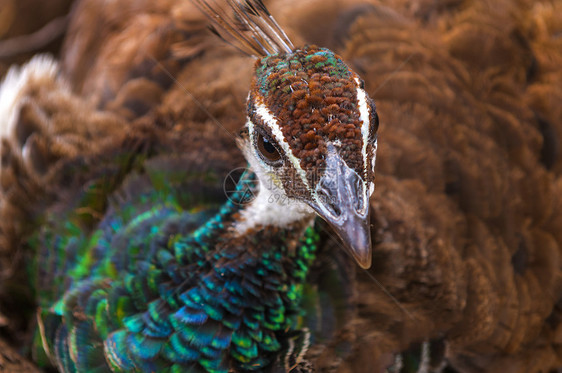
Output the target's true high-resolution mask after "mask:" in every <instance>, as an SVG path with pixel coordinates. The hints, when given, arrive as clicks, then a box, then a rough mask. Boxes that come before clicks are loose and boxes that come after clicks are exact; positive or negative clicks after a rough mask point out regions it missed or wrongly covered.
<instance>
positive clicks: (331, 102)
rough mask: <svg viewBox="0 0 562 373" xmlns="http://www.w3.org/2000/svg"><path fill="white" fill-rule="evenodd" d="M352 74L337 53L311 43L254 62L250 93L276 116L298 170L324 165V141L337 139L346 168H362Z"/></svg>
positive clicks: (359, 116) (358, 112) (360, 136)
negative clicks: (253, 77)
mask: <svg viewBox="0 0 562 373" xmlns="http://www.w3.org/2000/svg"><path fill="white" fill-rule="evenodd" d="M355 77H356V75H355V74H354V73H353V72H352V71H351V70H350V69H349V67H348V66H347V65H346V64H345V63H344V62H343V61H342V59H341V58H340V57H339V56H337V55H336V54H334V53H333V52H332V51H330V50H328V49H324V48H318V47H315V46H309V47H305V48H303V49H297V50H295V51H294V52H293V53H290V54H279V55H271V56H267V57H264V58H262V59H261V60H259V61H258V63H257V65H256V76H255V79H254V82H253V87H252V92H253V95H255V96H257V98H258V101H260V102H263V104H264V106H265V107H267V109H268V110H269V111H270V113H271V115H272V117H274V118H275V119H276V122H277V125H278V126H279V131H280V132H281V133H282V135H283V138H284V140H285V141H286V142H287V143H288V144H289V146H290V148H291V150H292V153H293V155H294V156H295V157H296V158H298V159H299V161H300V166H301V167H302V169H304V170H313V169H314V170H318V169H321V168H324V167H325V155H326V153H327V147H328V144H329V143H332V144H337V146H338V149H339V153H340V155H341V156H342V158H343V159H345V161H346V163H347V164H348V166H349V167H351V168H353V169H356V170H357V171H358V172H359V171H360V170H361V169H362V167H363V159H362V154H361V147H362V142H363V138H362V133H361V127H362V120H361V113H360V110H359V107H358V99H357V89H358V86H357V81H356V79H355ZM315 172H317V171H315Z"/></svg>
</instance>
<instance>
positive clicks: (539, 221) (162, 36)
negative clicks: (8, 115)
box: [0, 0, 562, 372]
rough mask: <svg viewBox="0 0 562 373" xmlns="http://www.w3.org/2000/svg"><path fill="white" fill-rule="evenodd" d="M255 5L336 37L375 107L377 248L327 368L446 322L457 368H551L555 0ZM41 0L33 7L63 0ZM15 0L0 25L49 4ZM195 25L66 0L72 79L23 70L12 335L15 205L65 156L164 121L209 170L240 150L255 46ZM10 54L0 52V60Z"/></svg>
mask: <svg viewBox="0 0 562 373" xmlns="http://www.w3.org/2000/svg"><path fill="white" fill-rule="evenodd" d="M4 2H5V1H4ZM28 2H31V0H29V1H28ZM37 3H43V2H37ZM60 3H65V2H62V1H61V2H60ZM66 4H68V2H66ZM267 4H268V6H269V8H270V11H271V12H272V13H273V14H274V16H275V17H276V18H277V20H278V21H279V23H280V24H281V25H282V26H283V27H285V28H286V29H287V31H288V33H289V36H290V37H291V38H292V39H294V41H295V44H302V43H315V44H318V45H321V46H326V47H329V48H331V49H333V50H334V51H335V52H337V53H338V54H340V55H341V56H342V57H343V58H344V60H345V61H347V62H348V63H349V64H350V66H351V67H352V68H353V69H354V70H355V71H356V72H357V73H358V74H359V75H361V76H362V78H363V79H364V80H365V82H366V89H367V91H368V92H369V93H370V94H371V97H373V98H374V99H375V102H376V104H377V109H378V112H379V115H380V118H381V125H380V128H379V151H378V159H377V176H376V185H377V187H376V191H375V195H374V196H373V198H372V200H371V205H372V217H371V219H372V223H373V242H374V258H373V259H374V260H373V263H374V264H373V267H372V268H371V269H370V270H369V271H368V273H365V272H363V271H359V270H358V271H357V273H358V274H357V291H356V299H357V304H358V317H357V318H356V319H355V320H353V322H352V338H354V339H355V343H354V346H355V349H354V352H353V355H352V356H351V358H350V359H348V360H347V361H346V362H343V363H342V365H341V366H340V367H339V368H338V369H339V370H338V371H341V372H372V371H374V369H375V368H374V367H375V366H380V364H383V362H386V361H389V359H390V358H391V356H392V355H391V354H392V353H395V352H398V351H400V350H402V349H404V348H406V347H408V346H409V345H410V344H411V343H413V342H419V341H421V340H424V339H428V338H429V339H444V341H445V344H446V348H447V356H448V358H449V359H450V361H451V362H452V363H453V365H454V366H455V367H456V368H457V369H459V370H460V371H467V372H479V371H486V372H498V371H500V372H501V371H505V372H548V371H549V370H551V369H556V368H560V367H562V297H561V296H562V277H561V274H562V272H561V267H562V266H561V264H562V263H561V260H562V258H561V254H562V250H561V245H562V179H561V177H560V176H561V173H562V157H561V156H560V142H561V140H562V104H561V103H562V68H561V67H560V66H561V65H562V1H559V0H552V1H531V0H512V1H508V0H494V1H492V0H487V1H485V0H464V1H463V0H441V1H438V0H435V1H430V0H419V1H390V0H381V1H359V0H353V1H343V0H339V1H337V0H328V1H325V0H324V1H321V0H309V1H296V0H289V1H274V0H272V1H269V2H267ZM57 6H58V5H57ZM53 7H54V5H53ZM57 9H58V11H53V12H54V13H53V14H52V15H51V16H50V17H52V18H54V17H56V16H58V15H62V14H64V13H65V9H66V8H65V7H64V6H62V5H61V6H60V7H59V8H57ZM57 12H58V13H57ZM55 13H56V14H55ZM14 14H15V16H14V17H17V18H15V19H18V22H16V23H17V24H21V23H24V24H28V25H29V27H28V28H22V29H21V30H19V31H13V32H14V33H10V32H7V31H4V33H3V34H2V31H3V30H0V37H3V38H4V39H5V38H8V37H13V36H14V35H15V33H28V32H30V31H32V30H35V29H37V24H38V23H44V22H47V21H46V20H45V19H44V18H27V19H26V18H25V17H27V16H28V14H27V13H24V12H16V13H14ZM0 17H1V15H0ZM16 23H14V24H16ZM205 27H206V20H205V19H204V18H203V17H202V16H201V15H200V14H198V13H197V12H193V8H192V6H191V4H190V3H189V2H187V1H171V0H160V1H154V0H152V1H149V0H127V1H119V2H109V1H104V2H99V1H94V0H82V1H79V2H77V3H75V4H74V7H73V11H72V13H71V15H70V23H69V26H68V28H67V33H66V39H65V42H64V47H63V48H62V51H61V52H60V58H61V61H62V74H63V76H65V77H66V78H67V79H68V80H69V82H70V83H71V86H72V90H73V92H72V94H70V93H60V94H58V95H54V96H53V95H45V94H43V93H42V92H44V91H47V90H56V89H57V88H56V87H54V88H53V87H49V86H48V85H45V86H43V87H42V88H37V89H34V90H31V89H30V91H29V97H30V101H29V102H30V104H28V105H26V106H24V108H23V110H22V116H21V117H22V118H23V119H20V122H21V124H18V125H19V126H21V127H22V128H26V127H25V126H26V124H25V123H23V122H26V123H30V124H28V126H31V129H32V131H31V132H32V133H35V136H29V135H26V136H24V135H21V134H20V138H18V141H15V142H14V143H15V144H19V145H22V144H26V143H27V144H29V145H32V146H31V148H33V149H35V150H36V151H37V154H40V155H41V156H40V157H39V156H38V157H36V158H35V161H31V162H30V161H27V162H24V161H22V159H21V156H20V155H19V154H18V152H17V149H14V143H12V144H11V145H10V144H7V145H6V146H4V147H3V150H2V152H3V154H2V156H3V165H9V166H3V169H2V175H1V188H2V189H1V193H2V195H1V198H3V204H2V206H1V211H0V214H1V215H2V216H1V217H0V246H1V247H0V259H1V264H2V268H3V269H4V270H3V273H4V285H3V286H2V289H1V290H0V294H1V295H2V297H1V299H0V306H1V308H0V314H1V315H3V319H2V320H4V321H5V322H4V323H5V324H6V325H4V326H3V327H2V335H4V338H6V339H7V340H9V341H11V342H13V343H15V342H16V341H19V342H21V338H22V337H21V333H22V330H24V327H23V323H24V321H23V320H21V319H19V318H18V317H16V316H17V315H18V312H17V311H18V310H17V307H21V305H22V304H24V303H22V302H23V301H22V300H19V299H16V300H14V299H12V297H11V295H10V296H8V295H7V293H9V294H13V286H15V285H13V284H15V283H17V279H18V276H21V274H20V272H18V271H17V270H14V268H21V267H18V266H21V260H20V258H22V257H23V255H17V254H15V253H18V247H19V242H20V241H21V239H22V237H23V236H25V234H26V232H28V231H29V230H30V229H32V228H31V227H30V226H29V225H28V224H27V223H26V222H27V221H29V219H30V217H32V216H35V215H36V214H38V213H40V212H41V211H42V210H43V209H44V208H45V206H48V205H49V204H50V203H53V202H54V201H56V200H57V199H58V198H59V197H58V193H59V191H60V189H61V186H60V184H59V183H61V181H60V180H61V177H60V175H58V174H57V170H58V168H57V167H59V166H58V165H60V163H61V162H63V160H64V159H69V158H70V159H72V158H75V157H76V156H77V155H92V154H93V155H95V154H97V153H99V152H106V153H107V149H108V148H109V149H113V148H116V147H119V146H121V145H122V144H130V143H131V142H133V143H134V142H135V141H137V143H138V142H146V141H147V140H146V139H147V138H156V139H160V138H166V139H168V138H170V137H171V138H172V139H175V140H151V141H154V142H157V143H159V144H161V146H160V148H158V147H157V148H158V149H160V150H158V151H161V152H162V151H164V150H162V148H163V147H164V146H163V145H162V144H168V142H170V143H173V144H174V146H173V147H172V148H173V151H176V152H181V151H182V149H191V148H194V149H200V148H205V149H207V150H206V151H207V152H210V151H211V150H215V149H220V152H222V153H221V154H227V155H229V156H225V157H223V158H224V163H225V164H224V167H225V170H226V169H228V168H229V167H232V168H234V167H236V166H239V165H243V164H244V161H243V159H242V157H241V156H240V155H239V152H238V151H237V150H236V147H235V143H234V140H233V138H232V136H233V134H234V133H236V131H237V130H238V128H239V127H240V126H241V125H242V123H243V121H244V100H245V98H246V95H247V89H248V87H249V82H250V78H251V69H252V66H253V63H252V59H251V58H248V57H245V56H242V55H240V53H238V52H237V51H236V50H234V49H233V48H231V47H229V46H226V45H223V44H221V43H220V42H219V41H217V39H216V37H214V36H213V35H210V34H209V33H208V32H207V31H206V28H205ZM0 45H1V44H0ZM48 48H56V47H52V46H48ZM22 59H23V57H21V56H16V57H15V58H14V59H6V58H5V59H3V60H0V69H2V70H0V73H1V72H2V71H6V68H7V66H8V65H9V64H10V63H12V62H21V60H22ZM171 76H172V77H174V79H177V82H174V80H173V79H172V78H171ZM53 85H56V84H54V83H53ZM209 114H210V115H212V116H213V117H215V118H217V119H218V121H220V123H221V125H220V126H218V125H217V124H216V123H215V122H214V121H213V120H212V119H210V118H209ZM46 121H47V122H49V123H55V124H56V125H55V126H52V125H50V126H49V125H47V124H46V123H45V122H46ZM77 122H79V123H80V124H81V126H80V127H78V126H76V123H77ZM77 128H80V130H79V131H78V134H76V133H74V131H75V130H77ZM24 132H25V133H26V134H28V133H29V131H24ZM185 133H189V134H190V135H189V136H188V137H186V136H182V134H185ZM132 140H135V141H132ZM174 141H175V142H174ZM209 145H210V146H211V148H209ZM217 152H218V151H217ZM94 157H95V156H94ZM39 160H41V162H40V161H39ZM45 160H47V161H45ZM62 189H64V188H62ZM370 276H374V278H376V279H377V280H378V281H379V282H380V284H382V286H383V287H384V288H385V289H387V290H388V292H390V294H392V296H393V297H395V299H396V300H397V301H398V302H399V304H400V306H398V305H397V304H396V303H395V301H394V300H393V299H391V298H390V297H389V296H388V295H387V294H386V293H385V292H384V291H383V290H382V289H381V287H379V286H377V284H376V283H375V282H374V281H373V279H372V278H371V277H370ZM12 285H13V286H12ZM22 298H25V297H24V296H22ZM0 322H1V320H0ZM18 333H19V334H18ZM320 354H321V353H320ZM326 355H329V353H328V352H326ZM1 362H2V360H0V363H1ZM332 363H333V362H332V361H330V359H325V360H323V359H322V355H320V357H319V358H318V364H320V366H322V367H328V366H329V365H330V364H332ZM377 364H379V365H377ZM0 368H1V364H0ZM326 369H327V368H326Z"/></svg>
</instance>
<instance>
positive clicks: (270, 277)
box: [30, 174, 319, 372]
mask: <svg viewBox="0 0 562 373" xmlns="http://www.w3.org/2000/svg"><path fill="white" fill-rule="evenodd" d="M161 177H162V175H161V174H160V175H159V178H156V180H157V181H158V183H157V184H156V185H155V183H154V181H153V179H154V178H151V177H144V176H140V175H139V176H132V177H130V178H129V180H127V181H125V183H124V186H122V187H121V190H122V192H119V193H118V195H120V196H121V197H119V199H117V200H112V201H111V202H109V203H108V204H107V212H106V214H105V216H104V218H103V219H102V220H101V221H100V222H99V223H98V224H97V226H96V225H93V226H92V228H91V230H90V231H89V230H88V229H86V228H85V227H84V224H83V223H82V221H81V220H80V218H76V216H75V211H76V210H70V211H69V212H67V213H66V214H67V216H55V215H53V216H52V217H51V219H50V220H49V223H48V224H46V225H45V226H44V228H43V229H42V230H41V231H40V232H39V233H38V234H37V235H36V236H35V237H34V238H33V239H32V240H31V241H30V242H33V243H34V244H36V245H37V250H38V254H39V255H38V256H37V257H38V258H42V257H47V258H54V259H53V260H51V261H50V262H49V265H48V266H47V267H48V270H49V271H53V273H54V274H53V275H50V276H47V273H46V272H48V271H47V270H45V271H43V269H40V268H39V267H40V266H39V265H38V263H37V265H36V266H35V268H36V270H37V271H38V279H41V280H37V281H38V299H39V303H40V306H41V309H42V311H41V317H40V322H41V323H42V325H43V328H42V335H43V338H42V340H43V342H44V343H43V344H44V345H43V346H42V348H44V349H45V352H46V353H47V354H48V355H49V356H50V357H51V359H52V361H53V363H54V364H55V365H56V366H57V368H58V369H59V370H61V371H63V372H75V371H80V372H83V371H84V372H89V371H108V370H114V371H180V370H184V371H185V370H188V371H189V369H191V370H194V371H201V372H228V371H229V370H232V369H234V370H236V371H260V370H263V369H266V368H268V367H269V368H271V367H272V366H273V364H274V363H275V361H276V360H278V357H277V355H278V354H279V353H282V349H283V346H284V342H283V341H284V339H285V338H286V335H288V333H289V332H291V331H297V330H299V328H300V327H301V325H300V321H299V320H300V319H299V317H300V314H301V310H300V308H299V303H300V299H301V297H302V294H303V286H302V284H300V283H301V282H302V281H303V280H304V279H306V276H307V271H308V269H309V268H310V265H311V264H312V262H313V260H314V258H315V250H316V246H317V245H318V240H319V235H318V234H317V233H316V231H315V229H314V228H308V229H307V230H306V232H305V234H304V236H302V238H300V243H299V244H298V248H297V249H294V250H291V251H290V252H289V250H288V248H287V246H286V245H285V242H288V241H290V237H295V238H299V237H301V232H302V230H301V229H300V228H297V229H290V230H275V231H274V232H257V233H256V234H257V235H258V236H259V237H254V238H252V239H251V240H250V241H248V242H245V240H244V239H240V240H234V241H232V240H229V241H222V239H221V237H222V236H224V235H225V233H226V232H227V231H226V229H227V228H226V227H227V226H228V224H229V222H230V221H232V219H233V216H234V215H235V214H236V213H237V212H238V210H239V209H240V204H238V203H236V198H243V193H242V192H239V193H238V194H235V195H234V196H230V198H231V200H229V201H226V202H224V203H223V205H222V206H217V205H201V206H198V205H196V204H187V205H186V204H183V205H182V204H181V203H180V199H179V198H177V197H176V196H177V195H178V194H179V193H180V192H179V191H178V190H176V189H174V188H170V187H169V186H166V187H159V185H166V184H165V183H163V182H162V179H161ZM254 177H255V176H254V175H252V174H246V175H245V176H244V178H254ZM133 184H134V186H135V187H134V188H132V187H131V186H132V185H133ZM92 185H93V184H92ZM92 188H93V187H92ZM133 190H134V192H133ZM186 200H187V199H183V200H181V201H186ZM182 203H184V202H182ZM190 203H193V200H190ZM59 222H65V223H62V224H61V223H59ZM257 241H260V242H268V243H269V244H268V245H269V246H266V247H265V248H263V249H256V248H254V247H253V246H248V245H255V242H257ZM262 247H263V246H262ZM69 254H70V255H69ZM62 273H65V274H66V275H65V276H60V275H58V274H62ZM46 280H47V281H46Z"/></svg>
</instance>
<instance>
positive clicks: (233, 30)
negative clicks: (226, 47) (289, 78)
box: [192, 0, 294, 57]
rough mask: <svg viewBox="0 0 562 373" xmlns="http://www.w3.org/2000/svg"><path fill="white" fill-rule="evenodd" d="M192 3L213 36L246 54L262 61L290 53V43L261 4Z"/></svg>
mask: <svg viewBox="0 0 562 373" xmlns="http://www.w3.org/2000/svg"><path fill="white" fill-rule="evenodd" d="M192 2H193V3H194V4H195V5H196V6H197V7H198V8H199V9H200V10H201V11H202V12H203V13H204V14H205V15H206V16H207V17H208V18H209V19H210V20H211V23H212V26H210V28H211V30H212V31H213V32H214V33H215V34H217V35H218V36H219V37H221V38H222V39H224V40H225V41H226V42H227V43H229V44H231V45H233V46H234V47H236V48H238V49H240V50H241V51H242V52H244V53H246V54H249V55H253V56H256V57H263V56H267V55H271V54H276V53H291V52H292V51H293V50H294V46H293V43H292V42H291V40H289V38H288V37H287V35H286V34H285V32H284V31H283V29H282V28H281V27H280V26H279V24H278V23H277V21H275V19H274V18H273V17H272V16H271V14H270V13H269V11H268V10H267V8H266V7H265V5H264V3H263V2H262V1H261V0H245V1H239V0H223V1H219V2H217V1H213V0H209V1H205V0H192ZM219 3H221V4H222V5H221V4H219ZM225 3H226V6H227V7H226V9H225ZM228 9H230V10H231V11H232V12H229V10H228Z"/></svg>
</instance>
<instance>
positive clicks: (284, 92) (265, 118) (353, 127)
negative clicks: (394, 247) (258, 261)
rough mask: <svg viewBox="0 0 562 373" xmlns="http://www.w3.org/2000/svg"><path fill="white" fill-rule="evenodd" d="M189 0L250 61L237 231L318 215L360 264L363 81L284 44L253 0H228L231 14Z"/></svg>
mask: <svg viewBox="0 0 562 373" xmlns="http://www.w3.org/2000/svg"><path fill="white" fill-rule="evenodd" d="M198 3H199V5H200V7H201V8H202V9H203V10H204V11H205V12H206V13H207V14H208V15H209V16H210V19H211V20H212V21H213V22H214V23H215V25H216V26H218V27H219V29H220V30H219V31H222V33H221V32H219V33H221V35H223V37H225V38H229V39H230V40H231V42H232V44H235V45H237V46H238V47H239V48H240V49H242V50H244V51H246V52H247V53H249V54H253V55H257V56H258V57H259V59H258V61H257V62H256V64H255V74H254V77H253V81H252V85H251V89H250V93H249V96H248V105H247V119H246V124H245V127H244V129H243V130H242V132H241V134H242V136H241V140H240V141H239V146H240V148H241V149H242V151H243V152H244V155H245V156H246V159H247V160H248V162H249V163H250V166H251V168H252V169H253V171H254V172H255V173H256V175H257V177H258V180H259V191H258V195H257V198H256V199H254V200H253V201H252V202H251V204H250V205H249V206H247V207H246V208H245V209H244V210H242V211H241V219H240V221H239V222H238V223H237V224H236V229H237V230H238V231H239V232H240V233H245V232H246V231H248V230H250V229H259V228H260V227H263V226H271V225H276V226H287V225H289V224H291V223H293V222H295V221H298V220H302V219H312V218H313V217H314V216H315V214H318V215H319V216H320V217H322V218H323V219H324V220H326V221H327V222H328V223H329V224H330V225H331V226H332V227H333V228H334V230H335V231H336V232H337V234H338V235H339V236H340V238H341V239H342V241H343V243H344V245H345V246H346V248H347V249H348V250H349V252H350V253H351V254H352V255H353V257H354V258H355V260H356V261H357V263H358V264H359V265H360V266H361V267H363V268H368V267H369V266H370V264H371V238H370V226H369V197H370V196H371V194H372V193H373V191H374V165H375V156H376V149H377V128H378V116H377V112H376V109H375V104H374V102H373V100H371V99H370V98H369V96H368V95H367V94H366V92H365V90H364V87H363V81H362V80H361V78H360V77H359V76H358V75H357V74H356V73H354V72H353V71H352V70H351V69H350V68H349V67H348V66H347V65H346V64H345V63H344V62H343V61H342V59H341V58H340V57H339V56H338V55H336V54H334V53H333V52H332V51H330V50H328V49H324V48H319V47H316V46H306V47H303V48H295V47H293V45H292V43H291V41H290V40H289V39H288V38H287V36H286V35H285V33H284V32H283V31H282V30H281V28H280V27H279V26H278V25H277V23H276V22H275V21H274V20H273V18H272V17H271V15H270V14H269V13H268V12H267V10H266V9H265V7H264V6H263V4H262V3H261V1H245V2H235V1H230V5H231V6H232V9H234V12H235V18H234V19H229V18H228V17H229V16H228V13H226V12H222V11H221V10H216V9H215V8H213V7H211V6H209V5H208V3H206V2H204V1H199V2H198ZM240 25H243V27H241V26H240Z"/></svg>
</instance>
